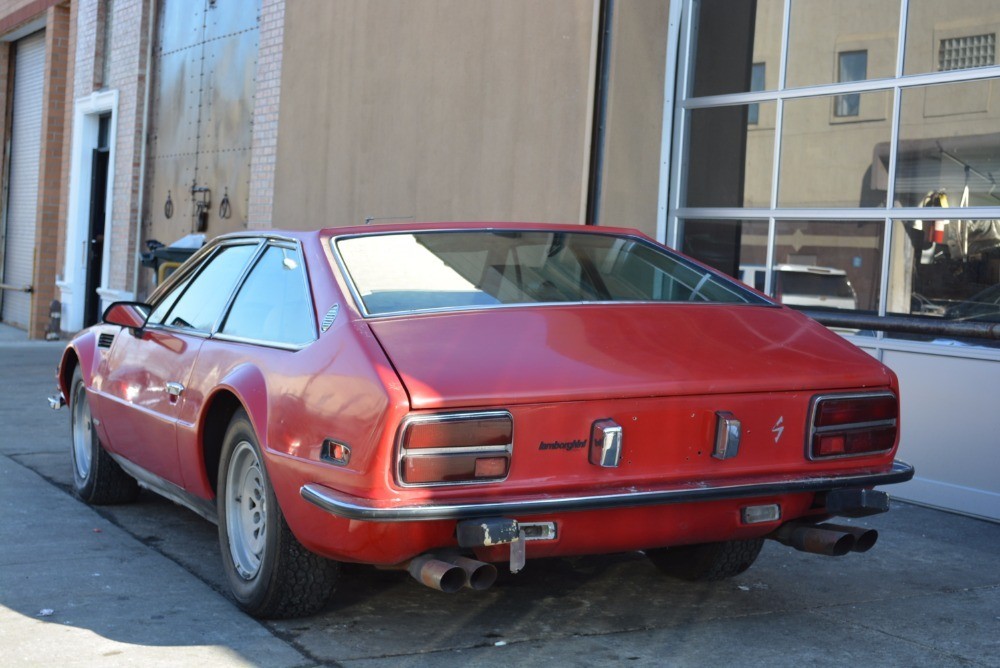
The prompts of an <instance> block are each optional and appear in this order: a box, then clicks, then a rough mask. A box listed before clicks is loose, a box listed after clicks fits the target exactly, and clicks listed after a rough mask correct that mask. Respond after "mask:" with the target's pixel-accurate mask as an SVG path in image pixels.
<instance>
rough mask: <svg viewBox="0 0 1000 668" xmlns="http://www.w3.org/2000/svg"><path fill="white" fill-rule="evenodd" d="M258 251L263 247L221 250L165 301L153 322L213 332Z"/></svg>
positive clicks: (159, 307) (232, 247) (152, 318)
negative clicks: (237, 284)
mask: <svg viewBox="0 0 1000 668" xmlns="http://www.w3.org/2000/svg"><path fill="white" fill-rule="evenodd" d="M258 247H259V244H235V245H229V246H223V247H222V248H220V249H219V250H218V251H217V252H216V253H215V254H214V255H213V256H212V257H211V258H209V259H208V261H207V262H206V263H205V266H204V267H202V268H201V270H200V271H198V272H197V273H196V274H194V275H193V277H189V278H187V279H185V280H184V281H183V282H181V283H180V284H179V285H178V286H177V287H176V288H175V289H174V290H172V291H171V292H170V293H169V294H167V295H166V296H165V297H164V299H163V301H161V302H160V303H159V304H158V305H157V307H156V308H155V309H154V311H153V314H152V315H151V316H150V319H149V321H150V322H151V323H153V324H162V325H167V326H170V327H183V328H185V329H194V330H199V331H206V332H207V331H211V329H212V326H213V325H214V324H215V323H216V322H217V321H218V319H219V316H221V315H222V310H223V309H224V308H225V307H226V303H227V302H228V301H229V297H230V295H231V294H232V292H233V288H234V287H235V286H236V282H237V281H238V280H239V279H240V276H242V275H243V271H244V269H245V268H246V266H247V263H248V262H249V261H250V258H252V257H253V255H254V253H255V252H256V251H257V248H258Z"/></svg>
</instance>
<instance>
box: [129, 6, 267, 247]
mask: <svg viewBox="0 0 1000 668" xmlns="http://www.w3.org/2000/svg"><path fill="white" fill-rule="evenodd" d="M259 16H260V0H254V1H248V0H197V1H196V2H192V1H191V0H164V2H162V3H160V14H159V17H158V21H159V24H158V25H159V31H158V37H157V43H156V45H155V50H154V53H155V60H154V67H155V78H154V97H153V117H152V128H153V133H152V136H151V143H150V147H149V149H150V150H149V155H150V157H151V158H152V159H151V161H150V171H151V174H150V178H149V183H150V186H149V190H150V191H149V193H148V196H147V200H146V201H147V202H148V206H147V210H146V214H145V216H144V220H145V223H146V225H145V229H144V235H145V237H146V238H147V239H156V240H158V241H161V242H163V243H167V244H169V243H171V242H173V241H175V240H177V239H179V238H180V237H183V236H184V235H186V234H190V233H192V232H205V233H206V235H207V237H214V236H217V235H219V234H223V233H225V232H232V231H235V230H241V229H243V228H245V227H246V222H247V208H248V207H247V204H248V200H249V193H250V141H251V137H252V127H253V98H254V90H255V83H254V76H255V74H256V66H257V44H258V33H259V31H258V22H259ZM202 228H204V229H202Z"/></svg>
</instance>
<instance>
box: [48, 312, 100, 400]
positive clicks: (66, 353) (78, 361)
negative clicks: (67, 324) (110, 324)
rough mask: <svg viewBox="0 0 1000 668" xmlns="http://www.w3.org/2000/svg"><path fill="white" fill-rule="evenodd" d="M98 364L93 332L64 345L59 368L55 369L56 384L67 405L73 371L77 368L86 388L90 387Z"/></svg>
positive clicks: (81, 335)
mask: <svg viewBox="0 0 1000 668" xmlns="http://www.w3.org/2000/svg"><path fill="white" fill-rule="evenodd" d="M98 362H99V356H98V354H97V335H96V334H95V333H94V332H92V331H89V330H88V331H85V332H83V333H81V334H79V335H78V336H76V337H75V338H74V339H73V340H72V341H70V342H69V343H68V344H67V345H66V348H65V349H64V350H63V353H62V357H61V358H60V359H59V366H58V367H57V368H56V382H57V383H58V385H59V391H60V392H62V395H63V399H65V400H66V402H67V403H69V398H70V390H71V389H72V388H71V387H70V384H71V383H72V382H73V370H74V369H75V368H76V367H77V366H79V367H80V374H81V375H82V376H83V382H84V383H85V384H86V385H87V387H91V386H92V385H93V381H94V374H95V373H96V371H97V364H98Z"/></svg>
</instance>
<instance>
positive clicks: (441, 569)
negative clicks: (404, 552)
mask: <svg viewBox="0 0 1000 668" xmlns="http://www.w3.org/2000/svg"><path fill="white" fill-rule="evenodd" d="M406 570H407V571H408V572H409V574H410V575H412V576H413V578H414V579H415V580H416V581H417V582H420V583H421V584H424V585H426V586H428V587H430V588H431V589H437V590H438V591H443V592H446V593H449V594H453V593H455V592H456V591H458V590H459V589H461V588H462V587H468V588H469V589H473V590H475V591H483V590H486V589H489V588H490V587H492V586H493V583H494V582H496V580H497V568H496V566H494V565H493V564H487V563H485V562H482V561H476V560H475V559H468V558H466V557H459V556H451V555H442V556H435V555H432V554H424V555H421V556H419V557H416V558H415V559H412V560H411V561H410V563H409V564H407V566H406Z"/></svg>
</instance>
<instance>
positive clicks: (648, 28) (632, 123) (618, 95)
mask: <svg viewBox="0 0 1000 668" xmlns="http://www.w3.org/2000/svg"><path fill="white" fill-rule="evenodd" d="M675 1H676V0H675ZM669 5H670V3H669V2H663V1H662V0H630V1H629V2H620V3H616V4H615V12H614V16H613V19H612V21H613V24H612V36H611V68H610V75H609V90H608V98H607V120H606V125H605V127H606V130H605V141H604V169H603V173H602V175H601V177H602V183H601V199H600V209H599V212H598V218H597V221H598V223H599V224H601V225H613V226H616V227H634V228H637V229H639V230H642V231H643V232H645V233H646V234H648V235H650V236H654V237H655V236H656V206H657V197H658V194H659V179H660V146H661V138H662V127H663V82H664V71H665V68H666V52H667V29H668V14H669Z"/></svg>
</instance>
